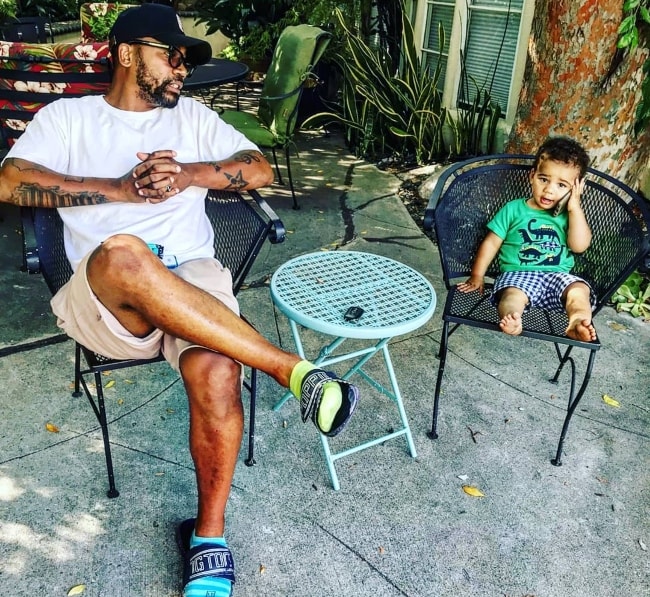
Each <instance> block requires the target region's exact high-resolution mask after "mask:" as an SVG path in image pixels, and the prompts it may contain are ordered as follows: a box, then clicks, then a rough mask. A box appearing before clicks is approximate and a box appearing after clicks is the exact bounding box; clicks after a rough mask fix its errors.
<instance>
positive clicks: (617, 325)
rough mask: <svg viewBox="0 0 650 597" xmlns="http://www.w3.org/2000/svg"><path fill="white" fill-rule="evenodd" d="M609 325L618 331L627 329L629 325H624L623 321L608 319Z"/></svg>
mask: <svg viewBox="0 0 650 597" xmlns="http://www.w3.org/2000/svg"><path fill="white" fill-rule="evenodd" d="M607 325H609V327H610V328H612V329H613V330H614V331H616V332H622V331H623V330H626V329H627V327H626V326H624V325H623V324H622V323H616V322H615V321H608V322H607Z"/></svg>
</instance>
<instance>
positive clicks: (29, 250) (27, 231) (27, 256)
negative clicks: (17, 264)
mask: <svg viewBox="0 0 650 597" xmlns="http://www.w3.org/2000/svg"><path fill="white" fill-rule="evenodd" d="M20 223H21V226H22V234H23V271H25V272H27V273H28V274H40V273H41V259H40V257H39V255H38V244H37V242H36V232H35V230H34V213H33V211H32V210H31V208H29V207H21V208H20Z"/></svg>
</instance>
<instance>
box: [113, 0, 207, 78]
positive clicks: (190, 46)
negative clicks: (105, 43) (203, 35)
mask: <svg viewBox="0 0 650 597" xmlns="http://www.w3.org/2000/svg"><path fill="white" fill-rule="evenodd" d="M141 37H153V38H154V39H157V40H158V41H160V42H162V43H164V44H169V45H171V46H176V47H180V46H183V47H185V48H186V52H185V54H186V57H187V60H188V62H190V63H191V64H192V65H194V66H198V65H200V64H205V63H206V62H208V61H209V60H210V58H212V47H211V46H210V44H209V43H208V42H207V41H205V40H203V39H197V38H196V37H189V36H188V35H185V33H184V32H183V27H182V25H181V19H180V17H179V16H178V15H177V14H176V11H175V10H174V9H173V8H172V7H171V6H165V5H163V4H142V5H140V6H133V7H131V8H127V9H126V10H123V11H122V12H121V13H120V14H119V15H118V17H117V19H116V20H115V23H114V24H113V27H112V28H111V32H110V33H109V37H108V40H109V43H110V46H111V48H114V47H116V46H117V45H119V44H121V43H127V42H129V41H133V40H135V39H139V38H141Z"/></svg>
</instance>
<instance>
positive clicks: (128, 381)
mask: <svg viewBox="0 0 650 597" xmlns="http://www.w3.org/2000/svg"><path fill="white" fill-rule="evenodd" d="M124 383H135V382H134V381H131V380H130V379H125V380H124Z"/></svg>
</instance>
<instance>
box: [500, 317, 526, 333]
mask: <svg viewBox="0 0 650 597" xmlns="http://www.w3.org/2000/svg"><path fill="white" fill-rule="evenodd" d="M499 327H500V328H501V331H502V332H504V333H505V334H510V335H511V336H518V335H519V334H521V330H522V325H521V315H520V314H519V313H508V314H507V315H505V316H504V317H503V319H501V321H500V322H499Z"/></svg>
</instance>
